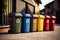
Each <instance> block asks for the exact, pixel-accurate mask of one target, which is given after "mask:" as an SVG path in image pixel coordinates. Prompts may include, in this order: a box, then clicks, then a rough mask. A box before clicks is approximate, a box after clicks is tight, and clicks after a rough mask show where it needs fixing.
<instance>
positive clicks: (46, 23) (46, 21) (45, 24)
mask: <svg viewBox="0 0 60 40" xmlns="http://www.w3.org/2000/svg"><path fill="white" fill-rule="evenodd" d="M50 18H51V17H50V16H48V15H46V16H45V19H44V31H48V30H49V23H50Z"/></svg>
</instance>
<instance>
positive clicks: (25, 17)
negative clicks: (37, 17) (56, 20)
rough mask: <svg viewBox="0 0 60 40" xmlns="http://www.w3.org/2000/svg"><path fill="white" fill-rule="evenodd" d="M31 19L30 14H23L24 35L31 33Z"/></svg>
mask: <svg viewBox="0 0 60 40" xmlns="http://www.w3.org/2000/svg"><path fill="white" fill-rule="evenodd" d="M30 19H31V15H30V14H27V13H26V14H25V13H23V18H22V32H23V33H27V32H30Z"/></svg>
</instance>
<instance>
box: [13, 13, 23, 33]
mask: <svg viewBox="0 0 60 40" xmlns="http://www.w3.org/2000/svg"><path fill="white" fill-rule="evenodd" d="M21 18H22V14H21V13H15V16H14V19H13V29H14V30H13V31H14V33H20V32H21V23H22V22H21V20H22V19H21Z"/></svg>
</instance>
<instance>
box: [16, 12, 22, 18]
mask: <svg viewBox="0 0 60 40" xmlns="http://www.w3.org/2000/svg"><path fill="white" fill-rule="evenodd" d="M15 16H20V17H22V16H23V15H22V14H21V13H15Z"/></svg>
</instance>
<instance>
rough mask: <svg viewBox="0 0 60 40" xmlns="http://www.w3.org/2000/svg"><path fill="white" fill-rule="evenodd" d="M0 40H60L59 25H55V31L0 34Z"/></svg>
mask: <svg viewBox="0 0 60 40" xmlns="http://www.w3.org/2000/svg"><path fill="white" fill-rule="evenodd" d="M0 40H60V26H56V27H55V31H44V32H31V33H20V34H0Z"/></svg>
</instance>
